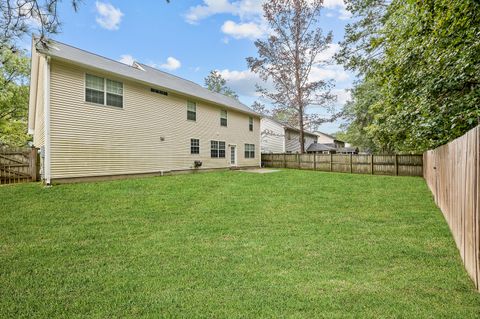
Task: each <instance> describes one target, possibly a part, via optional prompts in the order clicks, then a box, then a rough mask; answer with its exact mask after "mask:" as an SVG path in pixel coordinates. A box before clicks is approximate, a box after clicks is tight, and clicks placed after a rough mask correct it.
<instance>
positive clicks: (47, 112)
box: [43, 56, 52, 185]
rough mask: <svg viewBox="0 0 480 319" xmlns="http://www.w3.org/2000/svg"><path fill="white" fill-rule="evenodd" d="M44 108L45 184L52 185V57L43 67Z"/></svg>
mask: <svg viewBox="0 0 480 319" xmlns="http://www.w3.org/2000/svg"><path fill="white" fill-rule="evenodd" d="M43 108H44V112H43V113H44V116H45V118H44V125H45V147H44V149H45V158H44V164H43V165H44V170H45V173H44V175H45V183H46V184H47V185H50V182H51V176H52V175H51V170H50V169H51V167H50V163H51V152H50V57H49V56H46V57H45V64H44V67H43Z"/></svg>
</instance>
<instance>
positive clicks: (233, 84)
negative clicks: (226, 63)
mask: <svg viewBox="0 0 480 319" xmlns="http://www.w3.org/2000/svg"><path fill="white" fill-rule="evenodd" d="M219 72H220V74H221V75H222V77H223V78H224V79H225V80H226V81H227V85H228V86H229V87H230V88H231V89H233V90H234V91H235V92H237V93H238V94H239V95H243V96H250V97H255V96H258V94H257V92H256V88H255V84H257V83H258V84H261V85H262V86H264V85H265V83H264V82H263V81H262V80H261V79H260V78H259V76H258V75H257V74H255V73H253V72H251V71H250V70H243V71H235V70H228V69H225V70H221V71H219Z"/></svg>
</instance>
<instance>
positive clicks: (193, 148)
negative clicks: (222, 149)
mask: <svg viewBox="0 0 480 319" xmlns="http://www.w3.org/2000/svg"><path fill="white" fill-rule="evenodd" d="M195 142H196V143H197V145H194V143H195ZM195 151H196V152H195ZM199 154H200V139H198V138H191V139H190V155H199Z"/></svg>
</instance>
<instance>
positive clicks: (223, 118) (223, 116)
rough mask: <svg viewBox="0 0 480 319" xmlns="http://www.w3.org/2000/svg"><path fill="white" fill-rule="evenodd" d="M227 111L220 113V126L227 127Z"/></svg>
mask: <svg viewBox="0 0 480 319" xmlns="http://www.w3.org/2000/svg"><path fill="white" fill-rule="evenodd" d="M227 123H228V121H227V111H226V110H221V111H220V125H221V126H227Z"/></svg>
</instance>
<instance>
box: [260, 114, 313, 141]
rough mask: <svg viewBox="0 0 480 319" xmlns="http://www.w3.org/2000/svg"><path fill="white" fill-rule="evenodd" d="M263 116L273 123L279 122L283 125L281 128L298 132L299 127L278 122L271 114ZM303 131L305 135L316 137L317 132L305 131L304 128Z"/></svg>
mask: <svg viewBox="0 0 480 319" xmlns="http://www.w3.org/2000/svg"><path fill="white" fill-rule="evenodd" d="M264 117H265V118H268V119H270V120H272V121H274V122H275V123H278V124H280V125H281V126H283V128H286V129H289V130H292V131H296V132H300V129H298V128H296V127H294V126H291V125H289V124H286V123H283V122H280V121H277V120H276V119H274V118H273V117H271V116H264ZM303 133H304V134H307V135H311V136H314V137H317V134H315V133H312V132H310V131H306V130H303Z"/></svg>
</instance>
